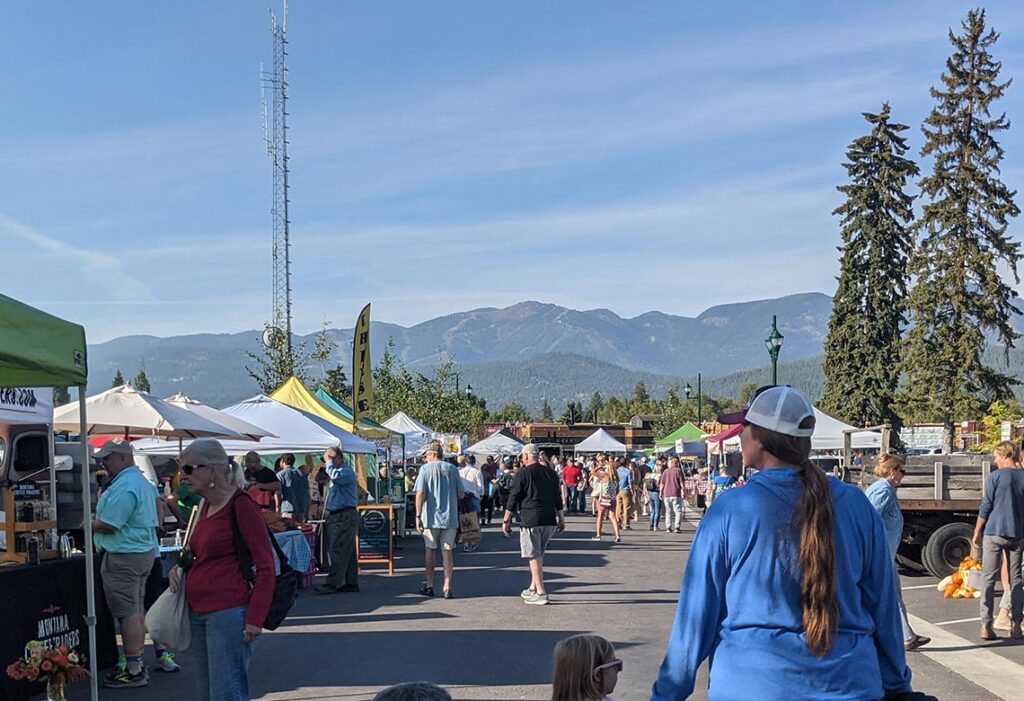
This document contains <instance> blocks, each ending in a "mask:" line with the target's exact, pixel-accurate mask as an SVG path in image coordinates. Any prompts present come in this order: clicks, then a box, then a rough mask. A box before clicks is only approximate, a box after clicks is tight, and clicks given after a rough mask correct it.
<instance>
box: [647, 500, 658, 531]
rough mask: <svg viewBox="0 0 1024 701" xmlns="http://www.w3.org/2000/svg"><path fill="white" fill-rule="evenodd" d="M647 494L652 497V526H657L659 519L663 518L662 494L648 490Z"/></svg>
mask: <svg viewBox="0 0 1024 701" xmlns="http://www.w3.org/2000/svg"><path fill="white" fill-rule="evenodd" d="M647 496H649V497H650V499H651V526H652V527H654V528H657V527H658V521H660V520H661V494H660V493H658V492H647Z"/></svg>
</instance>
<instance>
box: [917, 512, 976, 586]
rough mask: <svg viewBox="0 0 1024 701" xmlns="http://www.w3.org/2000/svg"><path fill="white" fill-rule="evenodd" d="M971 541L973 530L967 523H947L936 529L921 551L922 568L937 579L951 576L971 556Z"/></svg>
mask: <svg viewBox="0 0 1024 701" xmlns="http://www.w3.org/2000/svg"><path fill="white" fill-rule="evenodd" d="M973 539H974V529H973V528H971V526H970V525H969V524H967V523H959V522H957V523H947V524H946V525H945V526H941V527H940V528H937V529H936V530H935V532H934V533H932V535H931V537H930V538H928V542H927V543H926V544H925V546H924V547H923V548H922V549H921V555H922V559H923V560H924V566H925V567H926V568H927V569H928V571H929V572H930V573H931V574H932V575H933V576H935V577H938V578H939V579H942V578H943V577H946V576H948V575H951V574H953V573H954V572H956V569H957V566H958V565H959V564H960V562H961V561H962V560H963V559H964V558H965V557H967V556H968V555H970V554H971V548H972V547H973Z"/></svg>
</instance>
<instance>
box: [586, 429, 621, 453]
mask: <svg viewBox="0 0 1024 701" xmlns="http://www.w3.org/2000/svg"><path fill="white" fill-rule="evenodd" d="M575 452H577V453H625V452H626V444H625V443H622V442H621V441H618V440H616V439H615V438H614V437H613V436H612V435H611V434H610V433H608V432H607V431H605V430H604V429H603V428H599V429H597V430H596V431H594V432H593V433H592V434H590V435H589V436H587V437H586V438H584V439H583V440H582V441H581V442H580V443H577V444H576V448H575Z"/></svg>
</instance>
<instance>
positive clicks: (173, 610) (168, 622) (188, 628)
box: [146, 502, 203, 652]
mask: <svg viewBox="0 0 1024 701" xmlns="http://www.w3.org/2000/svg"><path fill="white" fill-rule="evenodd" d="M202 508H203V504H202V502H200V504H199V508H198V509H193V510H192V515H191V516H190V517H189V519H188V527H187V528H186V530H185V540H184V543H183V544H182V549H184V548H186V547H188V541H189V539H190V538H191V537H192V531H193V530H194V526H195V523H196V521H197V520H198V518H199V512H200V511H202ZM186 579H187V575H186V574H185V573H184V572H182V574H181V581H180V582H179V584H178V590H177V591H171V590H170V589H167V590H166V591H164V593H163V594H161V595H160V596H159V598H157V600H156V601H155V602H153V605H152V606H150V607H149V611H147V612H146V628H147V630H149V637H150V638H151V639H152V640H157V641H159V642H160V643H162V644H164V645H166V646H167V647H169V648H170V649H171V650H175V651H177V652H180V651H182V650H188V648H189V646H190V645H191V644H192V623H191V621H190V620H189V619H190V616H189V608H188V599H187V598H186V597H185V581H186Z"/></svg>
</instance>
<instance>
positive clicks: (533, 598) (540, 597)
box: [523, 592, 548, 606]
mask: <svg viewBox="0 0 1024 701" xmlns="http://www.w3.org/2000/svg"><path fill="white" fill-rule="evenodd" d="M523 602H524V603H527V604H530V605H531V606H546V605H547V603H548V595H547V594H538V593H537V592H531V593H530V595H529V596H524V597H523Z"/></svg>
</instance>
